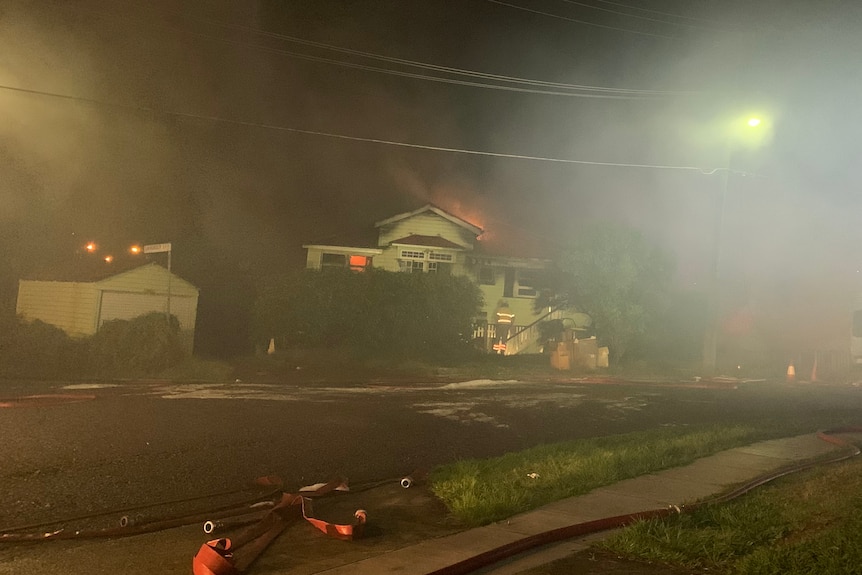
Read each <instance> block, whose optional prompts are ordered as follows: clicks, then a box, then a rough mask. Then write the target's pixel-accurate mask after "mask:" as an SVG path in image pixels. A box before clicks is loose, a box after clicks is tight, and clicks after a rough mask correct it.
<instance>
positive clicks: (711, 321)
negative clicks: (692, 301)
mask: <svg viewBox="0 0 862 575" xmlns="http://www.w3.org/2000/svg"><path fill="white" fill-rule="evenodd" d="M731 125H732V126H737V127H738V126H741V125H742V122H738V121H737V122H734V123H733V124H731ZM744 126H745V131H744V132H742V131H740V130H741V128H737V129H734V130H733V132H732V133H731V134H730V137H729V138H728V141H727V157H726V160H725V167H724V168H720V169H716V170H714V171H713V173H716V172H720V174H721V192H720V196H719V198H718V200H719V205H718V210H717V214H716V222H715V244H714V246H715V247H714V252H713V265H712V278H711V279H712V281H711V285H710V287H709V294H708V295H709V302H708V306H709V307H708V320H707V326H706V333H705V334H704V338H703V371H704V375H715V368H716V356H717V350H718V312H719V310H718V302H719V271H720V267H721V236H722V228H723V226H724V203H725V199H726V197H727V189H728V186H729V183H730V175H731V172H732V170H733V153H734V151H735V149H736V147H737V144H739V143H741V142H748V143H755V142H759V141H761V140H762V139H763V137H764V134H763V133H762V132H763V120H762V119H761V118H760V117H759V116H749V117H748V119H747V120H746V121H745V124H744ZM753 128H756V130H753ZM755 132H757V137H752V135H754V134H755Z"/></svg>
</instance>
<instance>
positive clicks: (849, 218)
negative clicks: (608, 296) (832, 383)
mask: <svg viewBox="0 0 862 575" xmlns="http://www.w3.org/2000/svg"><path fill="white" fill-rule="evenodd" d="M634 6H637V8H635V7H634ZM860 29H862V5H859V4H858V3H856V2H849V1H839V0H816V1H815V0H811V1H808V2H803V1H798V0H797V1H791V0H783V1H779V0H753V1H751V0H748V1H746V0H734V1H726V2H713V1H709V0H644V1H635V0H620V1H619V2H612V1H609V0H581V1H579V2H574V1H570V0H506V1H503V0H500V1H496V0H460V1H459V2H451V1H447V0H426V1H424V2H421V1H414V0H409V1H407V0H374V1H366V2H356V1H353V0H341V1H338V0H258V1H257V2H253V1H251V0H233V1H231V0H218V1H215V0H206V1H205V0H188V1H184V2H174V1H170V0H159V1H154V2H148V3H139V2H128V1H124V0H116V1H112V0H54V1H50V0H4V2H3V3H2V4H0V85H1V86H3V88H0V226H2V231H0V248H2V249H3V250H4V255H3V256H2V257H3V260H4V266H3V267H4V268H5V270H3V272H2V273H0V275H2V276H3V278H2V279H3V281H4V285H6V286H9V285H11V284H12V282H13V281H14V279H16V278H17V277H18V276H20V275H21V274H25V273H27V272H28V271H29V270H31V269H33V268H37V267H44V266H46V265H57V264H59V263H62V262H64V261H65V260H68V259H73V258H75V257H82V256H81V255H80V254H76V250H79V247H80V246H81V245H82V244H83V243H84V242H85V241H87V240H91V239H92V240H96V241H98V242H100V244H101V245H102V246H104V249H106V250H114V251H116V252H118V253H119V252H121V250H122V249H123V247H124V246H127V245H129V244H131V243H133V242H147V243H149V242H165V241H170V242H172V243H173V245H174V256H175V262H176V265H175V269H176V271H177V272H178V273H179V274H180V275H183V276H185V277H187V278H188V279H190V280H191V281H193V282H194V283H196V284H198V285H199V286H201V287H202V288H203V289H204V294H205V293H206V290H207V289H208V288H209V289H211V290H217V289H222V290H224V289H226V288H225V287H224V286H225V285H226V284H230V283H231V282H232V281H236V282H239V283H237V285H241V282H243V281H248V280H249V278H252V277H254V276H257V275H260V274H263V273H266V272H271V271H277V270H279V269H281V268H289V267H296V266H297V265H301V263H302V257H303V253H302V250H301V247H300V246H301V244H302V243H306V242H309V241H314V240H316V239H319V238H325V237H333V236H338V235H339V234H345V235H346V236H350V235H353V233H354V232H356V231H361V230H363V229H368V228H369V227H370V226H371V225H372V224H373V222H374V221H377V220H380V219H383V218H385V217H388V216H390V215H393V214H395V213H398V212H401V211H405V210H409V209H413V208H416V207H418V206H419V205H422V204H424V203H426V202H434V203H437V204H438V205H440V206H441V207H444V208H446V209H449V210H451V211H453V212H455V213H457V214H459V215H462V216H464V217H466V218H467V219H469V220H470V221H472V222H474V223H476V224H477V225H480V226H482V227H483V228H485V229H486V230H488V231H489V233H490V234H492V235H493V234H495V233H496V237H500V236H502V237H503V238H504V240H503V241H511V242H517V241H520V238H523V237H533V238H535V237H539V238H541V239H544V240H548V241H552V242H556V241H558V240H560V239H564V238H565V237H567V236H568V235H570V234H571V233H573V232H575V231H577V230H578V229H579V228H580V227H582V226H583V225H584V224H586V223H589V222H591V221H593V220H602V219H608V220H621V221H624V222H627V223H629V224H631V225H632V226H635V227H637V228H639V229H642V230H643V231H644V233H645V234H646V235H647V236H649V237H650V238H653V239H654V240H655V241H657V242H660V243H661V244H662V245H664V246H666V247H667V248H668V249H670V250H673V252H674V253H675V255H676V256H677V260H678V269H679V271H678V282H679V284H680V285H683V286H695V284H697V283H698V282H701V284H702V283H703V282H704V281H706V280H707V279H708V277H709V274H710V270H711V265H712V254H713V253H714V252H713V250H714V236H713V231H712V230H713V226H714V222H715V219H716V212H717V207H718V202H717V201H716V199H717V198H718V197H719V196H720V194H721V189H722V175H723V173H724V172H723V171H722V169H723V168H727V167H728V166H730V168H731V176H730V177H729V180H728V184H727V196H726V203H725V210H724V226H723V232H722V248H721V260H720V261H721V270H722V276H723V277H724V281H725V282H726V283H727V285H728V286H732V289H733V293H734V297H735V298H737V299H738V300H739V301H740V302H742V303H744V304H746V305H749V306H757V305H767V304H768V305H772V306H773V307H774V306H775V305H777V304H775V302H776V301H780V302H782V305H783V306H784V308H783V309H782V310H781V311H783V312H784V313H788V314H793V315H794V316H798V317H799V318H800V320H799V321H800V322H802V321H804V322H806V323H807V325H809V326H810V325H811V324H810V322H811V321H816V319H817V317H820V316H821V315H823V314H833V315H835V314H836V313H837V314H838V315H840V313H841V312H837V311H836V309H838V308H840V306H842V305H845V303H846V298H847V297H849V296H848V294H849V293H850V292H852V291H853V290H854V289H855V288H856V287H862V286H857V283H856V282H857V277H858V276H857V268H859V267H860V266H862V257H859V255H858V253H857V252H858V246H859V245H862V242H860V239H862V238H860V236H862V233H860V231H859V229H860V226H858V225H857V218H858V214H859V213H860V207H862V202H860V198H859V193H858V192H859V189H860V182H862V176H860V174H859V172H858V166H859V165H860V160H862V157H860V156H862V152H860V150H862V148H860V146H859V143H858V133H859V126H860V125H862V112H860V107H859V105H858V103H857V101H858V95H859V94H860V93H862V66H860V64H859V55H860V54H862V34H859V33H858V31H859V30H860ZM333 47H336V48H339V49H342V50H333V49H332V48H333ZM351 51H352V52H351ZM369 54H371V55H375V56H378V58H371V57H368V56H369ZM379 56H382V57H384V58H379ZM405 61H409V62H405ZM420 62H421V63H424V64H431V65H434V66H436V67H437V68H435V69H429V68H419V67H416V66H411V65H409V64H410V63H413V64H415V63H420ZM443 68H446V70H444V69H443ZM447 70H448V71H447ZM453 70H455V71H462V72H463V71H471V72H481V73H483V74H488V75H494V76H493V77H492V76H483V77H479V76H476V75H469V76H468V75H463V74H461V75H456V74H454V73H452V71H453ZM393 72H395V73H393ZM502 76H505V77H509V78H514V79H517V80H531V81H533V82H529V83H525V82H521V81H518V82H512V81H509V82H503V81H502V80H500V77H502ZM429 77H430V78H429ZM431 78H437V79H439V78H447V79H450V80H455V81H457V82H459V83H453V82H441V81H434V80H432V79H431ZM535 81H541V82H545V84H539V83H536V82H535ZM478 84H482V85H486V86H487V85H489V84H490V85H492V86H493V88H489V87H483V86H479V85H478ZM560 84H564V85H560ZM573 84H576V85H580V86H589V87H592V88H591V89H583V90H577V91H573V90H572V89H571V88H570V87H569V85H573ZM503 85H505V86H507V87H510V88H516V90H504V89H500V86H503ZM10 88H12V89H10ZM597 88H601V89H597ZM16 89H17V90H16ZM21 90H24V91H21ZM540 92H545V93H540ZM548 92H552V93H548ZM573 92H575V93H577V94H580V95H581V96H589V97H579V96H573V95H572V93H573ZM621 96H622V97H621ZM751 114H757V115H758V116H759V117H761V118H762V119H763V123H762V125H761V126H760V127H758V128H757V129H756V130H751V129H747V128H745V127H744V124H740V121H742V122H744V120H745V119H747V118H748V117H749V115H751ZM740 125H742V126H743V127H740ZM285 128H288V129H293V130H302V131H305V132H297V131H290V130H285ZM321 134H330V135H329V136H326V135H321ZM332 135H338V136H347V137H350V138H357V139H345V138H337V137H333V136H332ZM755 135H756V137H754V136H755ZM369 140H378V142H371V141H369ZM379 141H387V142H399V143H406V144H413V145H418V146H426V147H436V148H446V149H451V150H461V152H457V151H439V150H436V151H435V150H429V149H423V148H410V147H404V146H395V145H391V144H385V143H380V142H379ZM465 151H471V152H492V153H497V154H505V155H511V156H527V157H531V158H546V159H557V160H578V161H584V162H597V163H600V164H606V163H612V164H638V165H644V166H647V167H626V166H608V165H586V164H577V163H565V162H552V161H543V160H539V159H524V158H514V157H494V156H487V155H480V154H475V153H465ZM668 167H670V168H668ZM715 169H719V170H718V171H717V172H715V173H710V172H711V171H714V170H715ZM743 173H745V174H747V175H744V176H743V175H741V174H743ZM827 294H828V295H827ZM0 295H2V296H3V297H4V298H5V299H6V300H7V305H8V300H9V299H10V297H11V298H14V289H4V290H2V291H0ZM821 296H823V297H822V298H821ZM204 297H205V296H204ZM226 299H230V298H226ZM758 302H761V303H758ZM830 306H832V307H830ZM805 329H806V330H808V331H811V330H812V329H813V328H810V327H806V328H805ZM813 331H814V332H816V329H813Z"/></svg>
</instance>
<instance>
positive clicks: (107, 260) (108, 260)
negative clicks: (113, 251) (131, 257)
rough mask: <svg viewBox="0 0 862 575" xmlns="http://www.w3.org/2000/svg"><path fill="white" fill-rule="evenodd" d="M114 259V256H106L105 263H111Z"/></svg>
mask: <svg viewBox="0 0 862 575" xmlns="http://www.w3.org/2000/svg"><path fill="white" fill-rule="evenodd" d="M112 261H114V256H105V263H111V262H112Z"/></svg>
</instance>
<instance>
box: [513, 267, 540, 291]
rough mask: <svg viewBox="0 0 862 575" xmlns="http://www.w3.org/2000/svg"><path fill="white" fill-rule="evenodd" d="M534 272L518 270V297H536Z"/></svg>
mask: <svg viewBox="0 0 862 575" xmlns="http://www.w3.org/2000/svg"><path fill="white" fill-rule="evenodd" d="M537 293H538V292H537V290H536V272H534V271H532V270H520V271H519V273H518V291H517V294H518V297H536V295H537Z"/></svg>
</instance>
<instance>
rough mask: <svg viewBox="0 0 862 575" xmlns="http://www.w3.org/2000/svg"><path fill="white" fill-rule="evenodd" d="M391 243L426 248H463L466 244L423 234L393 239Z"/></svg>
mask: <svg viewBox="0 0 862 575" xmlns="http://www.w3.org/2000/svg"><path fill="white" fill-rule="evenodd" d="M389 244H390V245H391V244H398V245H403V246H422V247H426V248H446V249H450V250H463V249H465V248H464V246H462V245H459V244H456V243H455V242H450V241H449V240H447V239H446V238H444V237H441V236H421V235H419V234H412V235H409V236H406V237H403V238H399V239H397V240H392V241H391V242H389Z"/></svg>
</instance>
